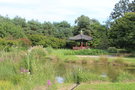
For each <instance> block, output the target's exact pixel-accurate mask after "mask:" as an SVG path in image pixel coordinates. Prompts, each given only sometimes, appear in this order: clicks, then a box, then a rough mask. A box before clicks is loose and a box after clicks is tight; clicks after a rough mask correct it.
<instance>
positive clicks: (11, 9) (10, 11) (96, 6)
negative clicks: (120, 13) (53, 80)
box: [0, 0, 119, 23]
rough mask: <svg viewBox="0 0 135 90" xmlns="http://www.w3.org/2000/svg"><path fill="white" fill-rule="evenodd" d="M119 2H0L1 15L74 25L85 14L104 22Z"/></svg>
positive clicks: (97, 0) (1, 0) (6, 0)
mask: <svg viewBox="0 0 135 90" xmlns="http://www.w3.org/2000/svg"><path fill="white" fill-rule="evenodd" d="M118 1H119V0H0V14H1V15H9V17H14V16H16V15H18V16H21V17H25V18H26V19H28V20H30V19H38V20H39V21H51V22H53V21H62V20H66V21H69V22H70V23H74V20H75V19H76V18H77V17H78V16H80V15H82V14H84V15H86V16H89V17H90V18H96V19H98V20H100V21H101V22H102V21H104V20H105V19H106V18H107V17H108V16H109V14H110V12H111V11H112V9H113V7H114V5H115V3H117V2H118Z"/></svg>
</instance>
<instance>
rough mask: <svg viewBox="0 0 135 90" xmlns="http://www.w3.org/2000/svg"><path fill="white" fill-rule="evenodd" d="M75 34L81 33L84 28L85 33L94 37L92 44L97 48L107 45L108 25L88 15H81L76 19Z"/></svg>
mask: <svg viewBox="0 0 135 90" xmlns="http://www.w3.org/2000/svg"><path fill="white" fill-rule="evenodd" d="M75 23H76V26H75V27H74V34H75V35H76V34H79V33H80V30H83V33H84V34H85V35H89V36H91V37H93V40H92V41H91V44H92V46H93V47H96V48H106V47H107V45H106V44H107V43H106V42H107V36H106V27H105V26H103V25H101V24H100V23H99V22H98V21H97V20H95V19H90V18H89V17H87V16H84V15H82V16H80V17H78V18H77V19H76V20H75Z"/></svg>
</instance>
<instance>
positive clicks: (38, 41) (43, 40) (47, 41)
mask: <svg viewBox="0 0 135 90" xmlns="http://www.w3.org/2000/svg"><path fill="white" fill-rule="evenodd" d="M28 37H29V39H30V40H31V42H32V45H33V46H36V45H42V46H43V47H53V48H63V47H65V45H66V41H65V40H64V39H58V38H55V37H50V36H49V37H46V36H43V35H29V36H28Z"/></svg>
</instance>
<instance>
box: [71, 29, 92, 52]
mask: <svg viewBox="0 0 135 90" xmlns="http://www.w3.org/2000/svg"><path fill="white" fill-rule="evenodd" d="M69 40H74V41H76V42H80V45H79V46H77V45H76V46H73V49H74V50H79V49H88V48H89V46H88V41H90V40H92V37H90V36H87V35H84V34H83V33H82V31H81V33H80V34H78V35H76V36H74V37H70V38H69Z"/></svg>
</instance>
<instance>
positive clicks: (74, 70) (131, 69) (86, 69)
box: [56, 61, 135, 83]
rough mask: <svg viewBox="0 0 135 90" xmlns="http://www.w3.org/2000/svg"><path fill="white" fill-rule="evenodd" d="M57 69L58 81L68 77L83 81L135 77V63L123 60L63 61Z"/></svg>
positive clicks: (61, 81) (62, 81)
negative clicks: (126, 62) (127, 62)
mask: <svg viewBox="0 0 135 90" xmlns="http://www.w3.org/2000/svg"><path fill="white" fill-rule="evenodd" d="M57 70H58V71H57V72H58V75H57V77H56V81H57V82H58V83H64V82H66V81H67V80H68V79H69V80H70V79H72V80H76V82H78V81H77V80H78V79H79V80H81V81H89V80H95V81H96V80H100V79H102V80H106V79H107V80H108V79H109V80H110V81H113V82H115V81H118V80H119V79H121V78H124V79H125V78H126V79H128V77H130V76H133V77H134V79H135V65H130V64H125V63H122V62H107V61H104V62H103V61H102V62H100V61H99V62H94V63H85V64H82V63H63V64H60V65H59V66H58V67H57ZM122 74H123V75H122ZM100 77H101V78H100ZM96 78H97V79H96ZM130 79H131V78H130Z"/></svg>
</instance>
